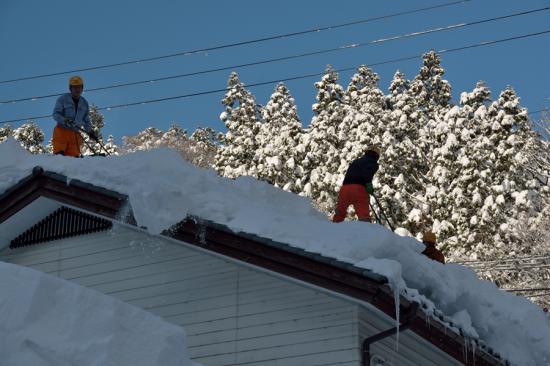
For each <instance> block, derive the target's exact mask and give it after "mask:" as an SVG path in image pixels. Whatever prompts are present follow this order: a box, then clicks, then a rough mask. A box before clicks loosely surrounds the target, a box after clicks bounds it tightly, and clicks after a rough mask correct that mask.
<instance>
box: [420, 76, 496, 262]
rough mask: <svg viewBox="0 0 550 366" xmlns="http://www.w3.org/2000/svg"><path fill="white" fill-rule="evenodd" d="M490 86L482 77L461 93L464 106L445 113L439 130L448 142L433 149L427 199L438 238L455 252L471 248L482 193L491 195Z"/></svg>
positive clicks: (477, 226)
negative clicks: (488, 109) (489, 150)
mask: <svg viewBox="0 0 550 366" xmlns="http://www.w3.org/2000/svg"><path fill="white" fill-rule="evenodd" d="M490 95H491V93H490V90H489V89H488V88H487V86H486V85H485V83H484V82H482V81H480V82H478V83H477V85H476V87H475V88H474V90H473V91H472V92H471V93H466V92H464V93H462V95H461V98H460V102H461V104H462V107H461V108H459V107H454V108H451V109H450V110H449V111H448V112H447V113H446V114H445V115H444V117H443V120H444V123H442V124H441V125H442V126H443V129H444V131H443V130H442V129H439V130H437V131H436V132H437V135H438V136H439V137H443V138H444V141H445V142H444V143H443V144H440V145H438V146H436V148H435V149H434V150H433V151H432V154H431V159H432V164H433V169H432V170H431V171H430V173H429V177H430V182H431V183H430V186H429V189H428V190H427V192H426V200H427V201H428V202H429V204H430V212H431V214H432V220H433V222H434V228H433V230H434V231H435V232H437V234H438V238H439V242H440V244H441V245H442V247H443V249H444V250H445V251H446V252H447V253H448V254H450V255H451V257H458V258H462V257H463V256H464V253H469V252H470V253H471V251H470V247H471V245H474V242H475V240H476V239H475V233H476V231H478V230H480V229H481V227H480V226H479V225H478V212H479V210H480V209H481V205H482V203H483V202H482V201H481V197H482V196H483V197H484V196H487V195H488V187H490V185H491V184H490V183H489V182H487V181H486V180H487V179H490V172H489V171H488V167H487V164H486V162H487V156H486V152H487V142H488V140H487V138H486V136H485V134H484V132H483V126H484V125H485V124H486V115H487V107H486V105H488V103H489V100H490Z"/></svg>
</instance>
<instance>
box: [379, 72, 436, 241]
mask: <svg viewBox="0 0 550 366" xmlns="http://www.w3.org/2000/svg"><path fill="white" fill-rule="evenodd" d="M389 92H390V93H389V95H388V96H387V98H386V106H387V109H386V110H385V114H384V116H383V119H382V121H383V123H384V125H385V129H384V131H383V133H382V141H381V145H382V146H383V150H384V151H383V154H382V157H381V159H380V169H379V171H378V173H377V174H376V176H375V184H376V185H375V187H376V194H377V196H378V198H379V199H380V203H381V205H382V207H383V209H384V211H385V212H386V214H387V215H388V217H390V219H391V220H392V222H393V223H394V224H395V225H396V226H399V227H405V228H406V229H407V230H409V231H410V232H412V233H417V232H420V231H422V229H423V223H424V221H425V218H424V217H423V212H426V211H427V208H426V207H425V205H426V203H425V200H424V190H425V183H426V180H425V174H426V172H427V171H428V166H427V164H426V159H425V157H424V155H423V150H422V145H420V144H419V143H418V141H419V138H420V113H419V112H418V105H417V100H416V98H414V95H413V94H412V93H411V91H410V81H409V80H407V79H406V78H405V75H404V74H403V73H401V72H399V71H397V72H396V73H395V75H394V77H393V80H392V82H391V84H390V87H389Z"/></svg>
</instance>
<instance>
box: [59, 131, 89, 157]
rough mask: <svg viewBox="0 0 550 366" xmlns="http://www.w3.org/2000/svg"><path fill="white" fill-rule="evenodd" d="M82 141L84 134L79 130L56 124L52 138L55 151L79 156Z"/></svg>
mask: <svg viewBox="0 0 550 366" xmlns="http://www.w3.org/2000/svg"><path fill="white" fill-rule="evenodd" d="M82 141H83V140H82V136H81V135H80V133H78V132H77V131H74V130H71V129H70V128H65V127H61V126H55V128H54V130H53V138H52V145H53V153H54V154H61V155H65V156H73V157H75V158H78V157H80V145H82Z"/></svg>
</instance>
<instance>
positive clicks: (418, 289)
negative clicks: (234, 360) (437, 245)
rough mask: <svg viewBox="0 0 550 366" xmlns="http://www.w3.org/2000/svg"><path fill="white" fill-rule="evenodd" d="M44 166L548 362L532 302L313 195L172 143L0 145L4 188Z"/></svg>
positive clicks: (154, 226)
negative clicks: (88, 149) (383, 287)
mask: <svg viewBox="0 0 550 366" xmlns="http://www.w3.org/2000/svg"><path fill="white" fill-rule="evenodd" d="M37 165H40V166H41V167H43V168H44V169H45V170H48V171H53V172H56V173H60V174H63V175H66V176H68V177H70V178H71V179H79V180H81V181H84V182H87V183H91V184H94V185H97V186H100V187H104V188H106V189H110V190H114V191H117V192H119V193H122V194H127V195H128V196H129V199H130V204H131V206H132V209H133V212H134V216H135V218H136V221H137V224H138V225H139V226H145V227H147V229H148V231H149V232H151V233H152V234H158V233H161V232H162V231H163V230H165V229H168V228H170V227H171V226H173V225H175V224H176V223H178V222H180V221H181V220H182V219H184V218H185V217H186V216H188V215H193V216H198V217H201V218H203V219H205V220H210V221H213V222H216V223H219V224H223V225H226V226H227V227H229V228H230V229H231V230H233V231H235V232H246V233H252V234H255V235H258V236H260V237H265V238H268V239H272V240H275V241H278V242H282V243H287V244H289V245H292V246H295V247H299V248H302V249H304V250H306V251H309V252H312V253H319V254H322V255H323V256H326V257H332V258H335V259H338V260H340V261H344V262H347V263H350V264H353V265H355V266H357V267H361V268H366V269H369V270H372V271H373V272H376V273H379V274H381V275H383V276H386V277H387V278H388V281H389V282H390V284H391V285H392V286H393V288H394V289H395V290H397V291H399V292H400V293H401V294H402V295H404V296H405V297H407V298H409V299H412V300H415V301H420V302H423V303H424V304H426V303H428V304H429V305H431V306H430V307H429V309H428V311H434V309H435V308H437V309H439V310H441V311H443V312H444V313H445V314H447V315H448V316H450V317H451V318H452V319H453V321H454V323H455V324H456V325H458V326H460V328H461V329H462V331H463V332H465V334H466V335H467V336H470V337H473V338H477V337H479V339H480V340H482V341H483V342H484V343H485V344H487V345H488V346H489V347H491V348H493V349H494V350H496V351H497V352H498V353H499V354H500V355H501V356H502V357H504V358H505V359H507V360H509V361H510V362H512V363H514V364H518V365H546V364H550V320H549V319H548V318H547V317H546V316H545V315H544V313H543V311H542V310H541V309H540V308H539V307H538V306H537V305H535V304H533V303H531V302H530V301H529V300H527V299H525V298H523V297H519V296H515V295H513V294H510V293H507V292H504V291H501V290H499V289H498V288H497V287H496V286H495V285H494V284H493V283H491V282H488V281H483V280H480V279H479V278H478V277H477V275H476V274H475V273H474V272H473V271H472V270H470V269H468V268H466V267H463V266H460V265H458V264H447V265H442V264H440V263H438V262H435V261H432V260H429V259H428V258H426V257H425V256H423V255H421V254H420V253H421V251H422V250H423V248H424V247H423V245H422V244H421V243H419V242H418V241H417V240H416V239H414V238H409V237H401V236H398V235H396V234H394V233H393V232H391V231H389V230H387V229H386V228H384V227H382V226H379V225H376V224H367V223H362V222H344V223H341V224H333V223H331V222H329V221H328V220H327V218H326V217H325V216H324V215H323V214H321V213H319V212H317V211H315V210H314V209H313V208H312V206H311V203H310V201H309V200H308V199H307V198H304V197H300V196H297V195H294V194H292V193H287V192H284V191H282V190H280V189H277V188H275V187H273V186H270V185H269V184H267V183H264V182H259V181H257V180H255V179H253V178H250V177H242V178H239V179H236V180H229V179H225V178H221V177H219V176H217V175H216V173H215V172H214V171H212V170H204V169H199V168H196V167H194V166H192V165H191V164H189V163H187V162H185V161H184V160H183V159H182V158H181V157H180V155H179V154H178V153H177V152H176V151H172V150H168V149H160V150H153V151H149V152H137V153H134V154H130V155H123V156H118V157H108V158H84V159H73V158H65V157H62V156H48V155H31V154H29V153H27V152H26V151H25V150H24V149H23V148H21V147H20V146H19V144H18V143H17V142H15V141H14V140H8V141H7V142H5V143H2V144H0V193H1V192H3V191H5V190H6V189H8V188H9V187H11V186H13V185H14V184H16V183H17V182H18V181H19V180H21V179H22V178H24V177H25V176H28V175H29V174H31V172H32V169H33V167H35V166H37Z"/></svg>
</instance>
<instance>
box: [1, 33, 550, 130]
mask: <svg viewBox="0 0 550 366" xmlns="http://www.w3.org/2000/svg"><path fill="white" fill-rule="evenodd" d="M548 33H550V29H548V30H544V31H541V32H536V33H528V34H523V35H519V36H514V37H508V38H502V39H498V40H493V41H484V42H480V43H476V44H472V45H467V46H462V47H456V48H448V49H443V50H439V51H435V52H437V53H439V54H445V53H452V52H459V51H463V50H467V49H473V48H478V47H485V46H489V45H494V44H498V43H503V42H509V41H514V40H518V39H524V38H529V37H534V36H540V35H543V34H548ZM420 57H422V54H420V55H414V56H408V57H401V58H397V59H392V60H387V61H381V62H377V63H372V64H369V66H377V65H384V64H390V63H396V62H401V61H407V60H412V59H417V58H420ZM355 69H357V67H356V66H354V67H346V68H341V69H338V70H335V71H336V72H344V71H351V70H355ZM321 75H324V72H318V73H313V74H306V75H299V76H293V77H289V78H283V79H276V80H271V81H265V82H258V83H252V84H247V85H246V86H247V87H248V88H254V87H258V86H262V85H269V84H276V83H279V82H287V81H294V80H300V79H307V78H311V77H317V76H321ZM226 91H227V88H223V89H215V90H208V91H202V92H195V93H190V94H182V95H176V96H171V97H165V98H158V99H148V100H142V101H139V102H129V103H123V104H117V105H112V106H106V107H100V108H98V110H112V109H118V108H126V107H132V106H137V105H145V104H151V103H158V102H163V101H169V100H176V99H184V98H191V97H197V96H201V95H208V94H216V93H222V92H226ZM44 118H51V115H49V114H48V115H43V116H32V117H26V118H19V119H12V120H7V121H3V122H0V123H3V124H6V123H16V122H24V121H28V120H31V119H32V120H38V119H44Z"/></svg>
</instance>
